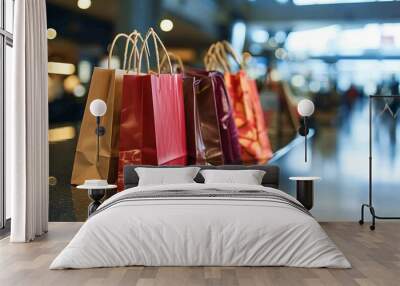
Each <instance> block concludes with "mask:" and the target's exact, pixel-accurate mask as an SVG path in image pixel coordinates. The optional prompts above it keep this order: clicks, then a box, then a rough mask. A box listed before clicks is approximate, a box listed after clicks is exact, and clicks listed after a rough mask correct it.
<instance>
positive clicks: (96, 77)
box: [71, 34, 129, 185]
mask: <svg viewBox="0 0 400 286" xmlns="http://www.w3.org/2000/svg"><path fill="white" fill-rule="evenodd" d="M120 39H126V40H127V42H128V40H129V36H128V35H126V34H118V35H116V37H115V38H114V40H113V42H112V44H111V48H110V51H109V60H108V68H98V67H95V68H94V71H93V74H92V78H91V82H90V87H89V93H88V97H87V101H86V106H85V111H84V115H83V120H82V124H81V127H80V133H79V139H78V144H77V147H76V153H75V160H74V165H73V170H72V177H71V184H72V185H79V184H83V183H84V181H85V180H87V179H105V180H108V182H109V183H114V182H116V179H117V170H118V140H119V120H120V108H121V96H122V78H123V74H124V73H125V70H124V69H122V70H119V69H111V68H110V62H111V57H112V54H113V50H114V47H115V45H116V43H117V41H118V40H120ZM125 47H127V46H125ZM125 50H126V49H125ZM125 54H126V52H125ZM124 61H125V59H124ZM95 99H101V100H103V101H105V102H106V104H107V112H106V113H105V115H104V116H102V117H101V119H100V124H101V125H102V126H104V127H105V134H104V135H103V136H101V137H100V141H99V158H98V159H97V147H96V146H97V137H96V133H95V130H96V118H95V117H94V116H93V115H92V114H91V113H90V110H89V106H90V103H91V102H92V101H93V100H95Z"/></svg>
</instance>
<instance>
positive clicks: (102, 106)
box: [89, 99, 107, 163]
mask: <svg viewBox="0 0 400 286" xmlns="http://www.w3.org/2000/svg"><path fill="white" fill-rule="evenodd" d="M89 109H90V113H91V114H92V115H93V116H95V117H96V125H97V127H96V135H97V144H96V147H97V158H96V162H97V163H99V160H100V136H103V135H104V134H105V133H106V128H105V127H104V126H100V117H102V116H104V114H106V112H107V104H106V103H105V102H104V100H101V99H95V100H93V101H92V102H91V103H90V106H89Z"/></svg>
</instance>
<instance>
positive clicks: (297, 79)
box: [291, 74, 306, 88]
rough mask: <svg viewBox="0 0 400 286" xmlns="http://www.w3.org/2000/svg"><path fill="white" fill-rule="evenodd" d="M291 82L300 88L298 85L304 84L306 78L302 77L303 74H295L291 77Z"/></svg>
mask: <svg viewBox="0 0 400 286" xmlns="http://www.w3.org/2000/svg"><path fill="white" fill-rule="evenodd" d="M291 83H292V85H293V86H295V87H298V88H300V87H302V86H304V84H305V83H306V80H305V79H304V76H302V75H300V74H297V75H294V76H293V77H292V79H291Z"/></svg>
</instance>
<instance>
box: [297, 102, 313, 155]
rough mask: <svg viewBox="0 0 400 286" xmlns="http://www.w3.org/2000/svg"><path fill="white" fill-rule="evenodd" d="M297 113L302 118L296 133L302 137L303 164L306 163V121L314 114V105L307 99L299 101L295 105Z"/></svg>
mask: <svg viewBox="0 0 400 286" xmlns="http://www.w3.org/2000/svg"><path fill="white" fill-rule="evenodd" d="M297 112H298V113H299V114H300V116H301V117H303V118H302V120H301V121H300V128H299V130H298V132H299V134H300V135H301V136H304V162H307V135H308V132H309V131H310V130H309V128H308V126H307V119H308V117H310V116H311V115H312V114H313V113H314V103H313V102H312V101H311V100H309V99H302V100H300V102H299V104H298V105H297Z"/></svg>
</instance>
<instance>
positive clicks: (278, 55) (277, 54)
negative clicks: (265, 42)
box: [275, 48, 287, 60]
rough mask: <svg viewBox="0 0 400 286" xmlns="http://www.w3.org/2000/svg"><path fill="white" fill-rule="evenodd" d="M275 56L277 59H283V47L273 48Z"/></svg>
mask: <svg viewBox="0 0 400 286" xmlns="http://www.w3.org/2000/svg"><path fill="white" fill-rule="evenodd" d="M275 57H276V58H277V59H279V60H285V59H286V58H287V52H286V50H285V49H283V48H278V49H276V50H275Z"/></svg>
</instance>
